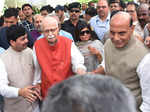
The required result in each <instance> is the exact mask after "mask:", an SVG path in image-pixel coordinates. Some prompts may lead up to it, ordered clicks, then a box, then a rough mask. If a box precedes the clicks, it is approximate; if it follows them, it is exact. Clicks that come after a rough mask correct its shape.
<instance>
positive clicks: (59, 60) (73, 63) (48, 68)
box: [33, 16, 86, 98]
mask: <svg viewBox="0 0 150 112" xmlns="http://www.w3.org/2000/svg"><path fill="white" fill-rule="evenodd" d="M42 30H43V34H44V38H41V39H39V40H37V41H36V42H35V44H34V48H33V54H34V63H35V73H36V78H37V79H38V78H39V80H41V89H42V96H43V98H45V96H47V91H48V88H50V87H51V86H52V85H54V84H56V83H58V82H61V81H62V80H65V79H67V78H68V77H71V76H72V75H73V73H75V74H85V71H86V67H85V66H84V57H83V56H82V55H81V53H80V51H79V50H78V49H77V47H76V46H75V44H74V43H73V42H72V40H71V39H68V38H66V37H63V36H59V35H58V33H59V26H58V21H57V20H56V19H55V18H54V17H49V16H47V17H45V18H44V19H43V21H42Z"/></svg>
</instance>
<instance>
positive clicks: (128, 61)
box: [94, 12, 149, 110]
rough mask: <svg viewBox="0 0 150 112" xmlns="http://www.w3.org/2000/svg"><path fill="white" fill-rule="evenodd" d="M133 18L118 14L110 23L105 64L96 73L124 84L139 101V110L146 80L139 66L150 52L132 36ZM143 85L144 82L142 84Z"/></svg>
mask: <svg viewBox="0 0 150 112" xmlns="http://www.w3.org/2000/svg"><path fill="white" fill-rule="evenodd" d="M133 29H134V27H133V25H132V18H131V16H130V15H129V14H128V13H126V12H118V13H117V14H115V15H114V16H112V18H111V21H110V34H109V37H110V39H109V40H107V41H106V43H105V46H104V51H105V53H104V54H105V58H104V59H105V62H103V64H102V66H100V67H99V68H98V69H97V70H95V71H94V72H95V73H103V74H104V73H106V74H109V75H110V76H113V77H115V78H117V79H119V80H120V81H121V82H123V83H124V84H125V85H126V87H127V88H129V89H130V90H131V91H132V93H133V95H134V96H135V98H136V101H137V110H139V106H140V105H141V102H142V97H148V96H143V95H141V89H143V88H142V84H141V83H140V80H141V81H144V80H145V79H144V78H143V77H142V78H140V76H139V75H138V72H137V71H138V69H139V68H138V67H139V66H138V65H139V63H140V62H141V60H142V59H143V58H144V56H145V55H146V54H147V53H148V52H149V51H148V49H146V48H145V46H144V45H143V43H142V42H141V41H139V40H138V39H137V38H136V37H134V36H133V35H132V32H133ZM142 83H143V82H142Z"/></svg>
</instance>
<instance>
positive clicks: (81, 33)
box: [80, 30, 90, 36]
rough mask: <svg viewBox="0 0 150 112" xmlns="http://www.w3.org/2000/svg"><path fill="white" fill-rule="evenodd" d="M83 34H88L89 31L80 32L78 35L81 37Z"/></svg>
mask: <svg viewBox="0 0 150 112" xmlns="http://www.w3.org/2000/svg"><path fill="white" fill-rule="evenodd" d="M85 33H86V34H90V31H89V30H85V31H81V32H80V35H81V36H83V35H84V34H85Z"/></svg>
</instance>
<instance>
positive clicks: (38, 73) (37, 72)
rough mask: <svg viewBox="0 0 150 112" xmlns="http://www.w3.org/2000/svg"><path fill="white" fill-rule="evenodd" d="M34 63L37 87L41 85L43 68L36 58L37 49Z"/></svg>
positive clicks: (34, 54) (34, 83)
mask: <svg viewBox="0 0 150 112" xmlns="http://www.w3.org/2000/svg"><path fill="white" fill-rule="evenodd" d="M33 62H34V67H35V73H34V81H33V85H36V84H38V83H41V68H40V65H39V63H38V60H37V57H36V51H35V47H33Z"/></svg>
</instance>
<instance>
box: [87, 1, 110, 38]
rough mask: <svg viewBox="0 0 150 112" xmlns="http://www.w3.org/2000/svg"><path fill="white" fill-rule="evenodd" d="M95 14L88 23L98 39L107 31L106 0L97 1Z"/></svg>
mask: <svg viewBox="0 0 150 112" xmlns="http://www.w3.org/2000/svg"><path fill="white" fill-rule="evenodd" d="M97 14H98V15H97V16H95V17H93V18H91V20H90V25H91V27H92V28H93V30H94V31H95V32H96V34H97V36H98V38H99V39H100V40H102V39H103V37H104V34H105V33H106V32H107V31H109V27H110V25H109V22H110V13H109V6H108V2H107V0H99V1H98V3H97Z"/></svg>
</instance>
